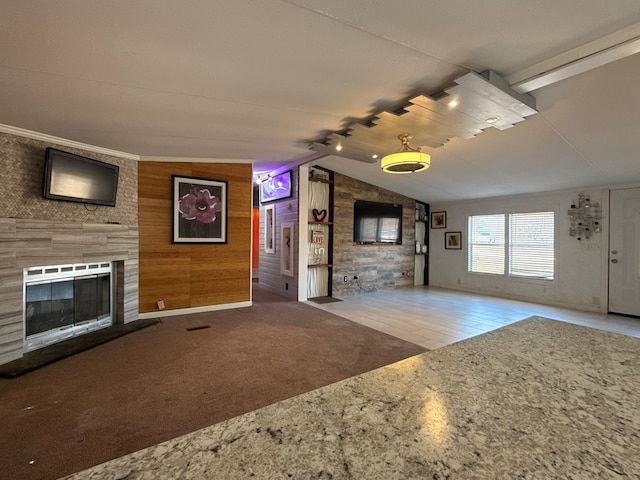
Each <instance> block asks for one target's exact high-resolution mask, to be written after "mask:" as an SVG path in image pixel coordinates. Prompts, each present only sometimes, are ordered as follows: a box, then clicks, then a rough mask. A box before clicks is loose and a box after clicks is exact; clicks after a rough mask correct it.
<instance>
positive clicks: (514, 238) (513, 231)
mask: <svg viewBox="0 0 640 480" xmlns="http://www.w3.org/2000/svg"><path fill="white" fill-rule="evenodd" d="M553 227H554V215H553V212H535V213H512V214H511V215H509V233H510V235H509V237H510V239H509V247H510V248H509V274H510V275H514V276H518V277H536V278H545V279H547V280H553V267H554V244H553V238H554V235H553Z"/></svg>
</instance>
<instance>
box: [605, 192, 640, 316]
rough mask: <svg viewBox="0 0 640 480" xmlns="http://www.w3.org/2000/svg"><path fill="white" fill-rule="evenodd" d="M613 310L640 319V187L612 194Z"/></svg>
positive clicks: (611, 284) (610, 212) (610, 265)
mask: <svg viewBox="0 0 640 480" xmlns="http://www.w3.org/2000/svg"><path fill="white" fill-rule="evenodd" d="M609 218H610V222H611V223H610V227H609V311H610V312H612V313H622V314H626V315H636V316H640V188H625V189H621V190H612V191H611V203H610V209H609Z"/></svg>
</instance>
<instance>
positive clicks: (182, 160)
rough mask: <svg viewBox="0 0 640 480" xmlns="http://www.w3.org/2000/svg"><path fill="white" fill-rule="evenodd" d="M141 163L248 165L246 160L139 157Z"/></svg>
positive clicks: (251, 161) (248, 161) (251, 162)
mask: <svg viewBox="0 0 640 480" xmlns="http://www.w3.org/2000/svg"><path fill="white" fill-rule="evenodd" d="M139 159H140V161H141V162H177V163H250V164H252V165H253V162H254V160H249V159H246V158H201V157H193V158H191V157H151V156H150V157H139Z"/></svg>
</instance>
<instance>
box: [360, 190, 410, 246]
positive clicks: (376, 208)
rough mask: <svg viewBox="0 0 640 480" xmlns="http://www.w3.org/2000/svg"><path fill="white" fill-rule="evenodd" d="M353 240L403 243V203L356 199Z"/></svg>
mask: <svg viewBox="0 0 640 480" xmlns="http://www.w3.org/2000/svg"><path fill="white" fill-rule="evenodd" d="M353 241H354V242H355V243H358V244H361V245H364V244H372V243H391V244H395V245H401V244H402V205H395V204H392V203H378V202H367V201H364V200H356V201H355V203H354V205H353Z"/></svg>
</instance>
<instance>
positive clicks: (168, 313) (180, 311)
mask: <svg viewBox="0 0 640 480" xmlns="http://www.w3.org/2000/svg"><path fill="white" fill-rule="evenodd" d="M251 305H253V302H251V301H248V302H236V303H223V304H221V305H207V306H204V307H192V308H177V309H175V310H160V311H157V312H145V313H141V314H139V315H138V318H140V319H147V318H160V317H174V316H176V315H189V314H191V313H205V312H214V311H217V310H230V309H232V308H244V307H250V306H251Z"/></svg>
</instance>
